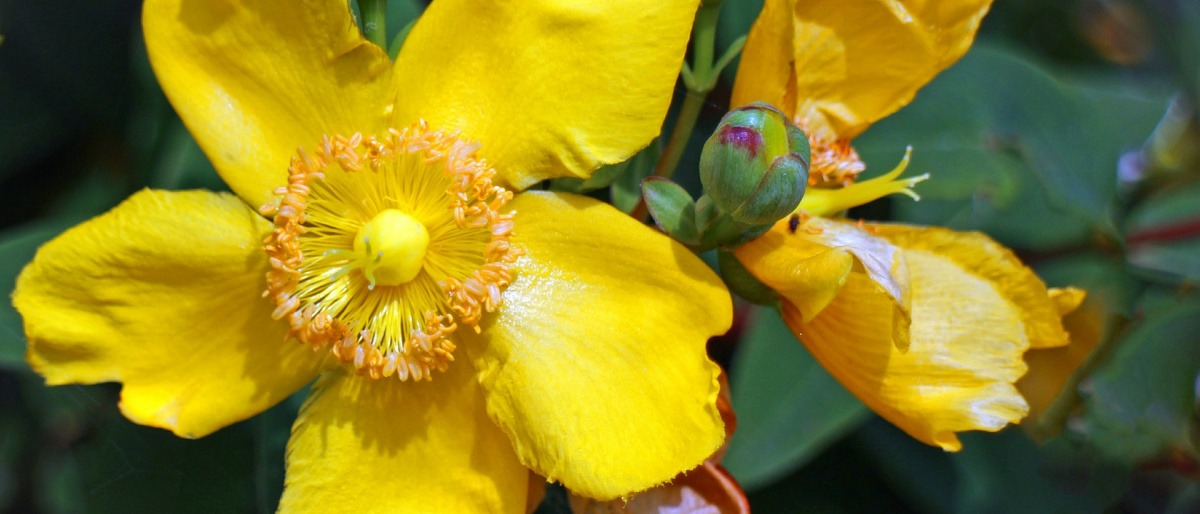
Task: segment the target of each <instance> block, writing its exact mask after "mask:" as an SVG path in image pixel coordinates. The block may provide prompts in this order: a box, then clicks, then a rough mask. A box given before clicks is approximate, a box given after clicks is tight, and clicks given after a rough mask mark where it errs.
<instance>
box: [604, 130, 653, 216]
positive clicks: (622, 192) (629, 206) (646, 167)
mask: <svg viewBox="0 0 1200 514" xmlns="http://www.w3.org/2000/svg"><path fill="white" fill-rule="evenodd" d="M661 155H662V142H661V141H659V140H658V139H655V140H654V142H652V143H650V145H649V146H647V147H646V148H644V149H642V151H640V152H638V153H637V154H636V155H634V156H633V158H632V159H630V160H629V161H626V162H627V163H628V167H627V168H626V169H625V172H623V173H621V174H619V175H617V178H616V179H615V180H614V181H613V182H612V189H610V190H609V194H610V196H611V198H612V204H613V205H614V206H616V207H617V208H618V209H621V211H623V212H625V213H630V212H633V208H634V207H635V206H637V204H638V201H639V200H641V199H642V180H643V179H645V178H646V177H649V176H650V174H651V173H653V172H654V166H655V164H657V163H658V158H659V156H661Z"/></svg>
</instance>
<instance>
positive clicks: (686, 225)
mask: <svg viewBox="0 0 1200 514" xmlns="http://www.w3.org/2000/svg"><path fill="white" fill-rule="evenodd" d="M642 194H643V196H644V197H645V198H646V208H647V209H648V210H649V211H650V215H651V216H654V223H656V224H657V225H658V228H661V229H662V230H663V232H666V233H667V234H669V235H670V236H671V237H673V238H675V239H676V240H678V241H679V242H681V243H683V244H688V245H694V244H697V243H699V242H700V234H699V233H698V232H697V231H696V204H695V202H694V201H693V200H692V195H690V194H688V192H687V191H686V190H684V189H683V188H682V187H680V186H679V184H676V183H674V182H671V181H670V180H669V179H666V178H663V177H649V178H647V179H645V180H643V181H642Z"/></svg>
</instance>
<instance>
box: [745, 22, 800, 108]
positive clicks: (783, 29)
mask: <svg viewBox="0 0 1200 514" xmlns="http://www.w3.org/2000/svg"><path fill="white" fill-rule="evenodd" d="M793 1H794V0H766V1H765V2H763V8H762V11H761V12H759V14H758V18H757V19H755V20H754V25H753V26H751V27H750V33H749V34H747V35H746V46H744V47H742V55H741V59H740V60H739V64H738V70H737V79H736V80H734V82H733V96H732V97H731V98H730V101H729V107H730V108H734V107H741V106H743V105H746V104H749V103H753V102H766V103H768V104H771V105H774V106H775V107H778V108H779V109H782V110H783V111H784V112H786V113H787V114H788V116H794V115H795V114H796V83H795V79H796V77H795V74H794V72H793V70H794V69H795V68H794V64H793V63H794V61H795V59H796V57H795V54H794V52H793V51H792V34H793V33H794V26H793V23H792V3H793Z"/></svg>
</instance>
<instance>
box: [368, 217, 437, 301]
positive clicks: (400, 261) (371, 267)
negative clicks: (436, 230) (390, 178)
mask: <svg viewBox="0 0 1200 514" xmlns="http://www.w3.org/2000/svg"><path fill="white" fill-rule="evenodd" d="M428 248H429V231H428V230H425V225H422V224H421V222H419V221H417V220H416V219H414V218H413V217H412V216H409V215H407V214H405V213H403V212H400V211H399V210H397V209H384V210H383V212H380V213H379V214H376V215H375V217H374V218H371V221H368V222H367V223H366V224H364V225H363V226H362V228H360V229H358V235H356V236H355V237H354V253H355V254H357V259H356V260H355V261H354V264H353V265H354V266H355V267H360V266H361V268H362V270H363V275H364V276H366V277H367V282H368V283H369V284H370V286H368V289H375V286H376V285H381V286H398V285H400V284H403V283H405V282H408V281H410V280H412V279H413V278H416V276H417V273H420V272H421V267H422V266H423V265H424V264H425V251H426V250H427V249H428Z"/></svg>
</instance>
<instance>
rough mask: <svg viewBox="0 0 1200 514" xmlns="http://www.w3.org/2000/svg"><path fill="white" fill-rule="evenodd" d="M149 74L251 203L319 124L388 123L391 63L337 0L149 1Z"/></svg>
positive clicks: (348, 127)
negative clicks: (152, 68)
mask: <svg viewBox="0 0 1200 514" xmlns="http://www.w3.org/2000/svg"><path fill="white" fill-rule="evenodd" d="M142 24H143V29H144V31H145V34H146V50H147V52H148V53H149V56H150V63H151V64H152V65H153V67H154V71H155V74H156V75H157V76H158V82H159V84H160V85H161V86H162V88H163V92H165V93H166V94H167V98H168V99H169V100H170V101H171V105H173V106H174V107H175V111H176V112H178V113H179V117H180V118H182V119H183V122H184V124H185V125H187V127H188V130H190V131H191V133H192V136H194V137H195V138H196V141H197V142H198V143H200V147H201V148H203V149H204V152H205V153H206V154H207V155H208V158H209V159H210V160H211V161H212V163H213V166H215V167H216V168H217V172H218V173H220V174H221V177H222V178H224V179H225V181H226V182H227V183H229V186H230V187H231V188H233V190H234V192H236V193H237V194H238V195H240V196H241V197H242V198H244V199H245V200H246V201H247V202H249V203H250V204H251V205H252V206H254V207H258V206H259V205H262V204H263V203H265V202H266V201H267V200H268V199H271V198H273V197H272V196H270V193H271V190H272V189H274V188H275V187H278V186H281V185H283V184H284V183H285V182H286V180H287V166H288V160H289V159H290V158H291V157H292V156H293V155H295V153H296V148H297V147H299V146H303V147H305V148H308V149H312V148H313V147H314V146H315V145H316V144H317V143H318V142H319V141H320V137H321V135H322V134H344V135H350V134H351V133H353V132H356V131H363V132H367V133H373V132H376V131H378V130H380V129H382V128H384V127H386V122H388V121H390V119H389V118H388V114H389V113H388V112H387V111H388V109H389V108H390V107H389V105H390V102H391V100H392V98H391V96H392V95H391V92H392V85H391V64H390V61H389V60H388V58H387V55H386V54H385V53H384V52H383V51H382V50H380V49H379V47H377V46H375V45H373V44H371V43H368V42H367V41H366V40H364V39H363V38H362V36H361V35H360V34H359V31H358V28H357V25H355V23H354V19H353V17H352V16H351V14H350V11H349V8H348V6H347V4H346V2H345V0H304V1H300V0H297V1H290V2H284V3H280V2H267V1H263V0H249V1H236V0H212V1H185V0H149V1H147V2H146V3H145V6H144V7H143V11H142Z"/></svg>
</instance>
